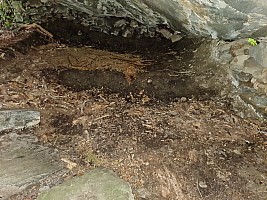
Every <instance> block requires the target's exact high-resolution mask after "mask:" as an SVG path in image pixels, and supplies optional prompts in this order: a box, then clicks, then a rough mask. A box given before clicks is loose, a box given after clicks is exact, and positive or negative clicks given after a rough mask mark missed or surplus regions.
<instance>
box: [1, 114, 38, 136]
mask: <svg viewBox="0 0 267 200" xmlns="http://www.w3.org/2000/svg"><path fill="white" fill-rule="evenodd" d="M39 123H40V112H39V111H36V110H28V109H10V110H0V131H3V130H8V129H22V128H27V127H31V126H35V125H38V124H39Z"/></svg>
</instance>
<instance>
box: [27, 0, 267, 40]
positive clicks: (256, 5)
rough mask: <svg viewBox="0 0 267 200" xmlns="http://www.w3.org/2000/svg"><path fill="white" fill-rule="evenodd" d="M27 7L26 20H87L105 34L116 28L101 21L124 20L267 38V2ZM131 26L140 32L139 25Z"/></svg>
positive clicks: (101, 1)
mask: <svg viewBox="0 0 267 200" xmlns="http://www.w3.org/2000/svg"><path fill="white" fill-rule="evenodd" d="M25 7H26V8H27V9H26V12H25V13H26V16H27V17H26V18H28V19H31V20H34V21H35V22H36V21H37V22H40V21H42V20H44V19H49V18H48V17H44V16H45V15H50V16H52V14H53V13H56V16H57V17H59V18H60V17H62V16H63V17H64V18H67V19H74V20H76V21H77V22H78V23H79V21H84V19H87V20H89V21H90V23H89V24H90V27H92V26H96V27H98V28H100V29H101V30H102V31H105V32H109V31H110V30H111V29H112V27H113V24H110V23H109V22H107V23H104V24H103V26H101V25H100V24H98V21H99V19H101V20H102V19H104V20H106V21H109V20H110V19H111V18H120V19H121V18H124V19H129V20H130V21H131V20H134V21H136V22H138V24H140V25H144V26H146V27H147V29H149V30H155V28H156V27H159V26H161V25H164V26H166V27H168V28H170V29H172V30H173V31H181V32H183V33H185V34H186V35H191V36H207V37H212V38H222V39H236V38H240V37H242V38H244V37H248V36H251V35H252V36H253V37H265V36H266V35H267V32H266V29H267V5H266V1H265V0H250V1H248V0H243V1H242V3H241V2H240V1H239V0H201V1H200V0H198V1H196V0H187V1H177V0H169V1H166V0H144V1H133V0H132V1H131V0H129V1H120V0H90V1H77V0H59V1H53V0H46V1H44V0H38V1H34V3H33V2H32V1H28V2H26V3H25ZM37 13H38V14H37ZM130 21H129V23H131V22H130ZM89 24H88V25H89ZM131 26H132V27H135V28H139V25H137V24H135V25H133V24H132V25H131ZM150 28H154V29H150ZM111 32H112V31H111Z"/></svg>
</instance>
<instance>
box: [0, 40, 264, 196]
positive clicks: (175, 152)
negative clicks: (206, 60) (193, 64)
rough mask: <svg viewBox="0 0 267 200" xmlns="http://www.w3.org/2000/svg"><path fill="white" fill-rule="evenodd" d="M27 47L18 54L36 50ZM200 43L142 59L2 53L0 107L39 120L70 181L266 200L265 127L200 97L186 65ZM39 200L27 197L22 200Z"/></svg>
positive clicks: (88, 53)
mask: <svg viewBox="0 0 267 200" xmlns="http://www.w3.org/2000/svg"><path fill="white" fill-rule="evenodd" d="M23 41H24V42H23V43H19V44H18V43H16V45H18V46H21V48H23V47H24V46H25V42H26V43H27V42H28V44H30V43H31V41H32V40H27V39H26V40H24V39H23ZM111 41H112V40H111V39H110V41H109V42H111ZM1 42H2V43H3V41H1ZM117 42H118V41H117ZM136 42H138V41H136ZM150 42H151V41H150V40H149V41H147V44H150ZM154 42H155V41H154ZM161 42H162V41H161ZM200 42H201V40H199V41H193V40H184V41H181V43H180V47H183V48H180V49H179V48H178V47H179V45H178V46H176V48H171V47H170V48H164V49H161V48H151V49H150V48H149V45H147V46H145V45H144V44H145V42H144V41H142V45H143V48H138V49H136V52H135V53H134V51H132V50H133V49H132V48H133V47H132V46H129V49H131V51H129V52H124V51H119V50H117V51H113V52H111V49H109V51H107V49H106V47H105V46H104V47H103V49H102V50H100V47H101V45H99V46H97V49H96V47H95V48H89V47H73V46H71V45H66V44H62V43H60V44H59V43H49V44H46V45H42V46H40V45H37V46H36V45H34V44H31V45H33V47H31V48H28V49H27V51H24V52H23V53H22V52H21V51H19V50H13V49H12V48H8V47H6V46H5V48H1V52H2V54H1V55H2V56H1V59H0V66H1V69H0V70H1V76H0V82H1V85H0V98H1V104H0V107H1V108H34V109H38V110H40V111H41V116H42V117H41V123H40V126H39V127H36V128H35V129H34V130H33V131H32V134H34V135H36V136H37V137H38V138H39V141H40V142H41V143H42V144H44V145H46V146H49V147H53V148H56V149H58V152H59V154H60V156H61V157H62V158H65V159H67V160H69V161H70V162H71V163H76V164H77V166H76V167H73V168H69V170H70V173H69V174H70V176H76V175H79V174H82V173H83V172H84V171H86V170H88V169H92V168H94V167H96V166H101V167H108V168H111V169H113V170H114V171H115V172H117V173H118V174H119V175H120V176H121V177H122V178H123V179H124V180H126V181H128V182H129V183H130V184H131V186H132V188H133V190H134V193H135V197H136V199H151V200H152V199H153V200H157V199H158V200H161V199H188V200H189V199H190V200H191V199H210V200H214V199H266V196H267V193H266V192H267V156H266V148H267V141H266V134H265V133H266V132H265V124H264V122H260V121H252V120H250V119H241V118H239V117H237V116H236V115H235V113H233V112H232V111H231V107H230V106H229V102H227V101H226V100H224V99H221V98H220V97H217V96H216V91H201V90H200V89H199V88H197V86H198V85H197V84H196V83H194V76H196V75H197V73H188V71H190V68H188V65H189V64H190V59H192V51H193V50H194V49H195V48H196V47H197V46H198V45H199V44H200ZM111 44H112V43H111ZM31 45H30V46H31ZM87 45H89V44H87ZM117 46H123V47H124V48H125V49H127V48H128V46H126V44H125V43H123V42H121V43H120V45H117ZM162 46H168V45H167V44H165V43H162ZM185 46H188V48H187V49H185V48H184V47H185ZM139 47H140V46H139ZM157 49H158V51H157ZM8 50H9V51H12V55H13V56H12V58H11V57H9V56H8V55H10V54H9V53H8ZM70 52H71V54H70ZM75 52H76V53H75ZM186 55H187V56H186ZM175 56H176V58H177V57H181V62H180V64H179V66H180V67H179V68H178V69H179V71H178V73H177V65H174V64H175V63H176V62H174V61H173V60H174V57H175ZM101 58H102V59H101ZM103 58H105V59H103ZM168 60H170V61H168ZM173 66H174V67H173ZM174 68H175V69H174ZM170 70H175V72H174V73H173V71H170ZM170 72H171V73H170ZM181 72H184V73H181ZM185 72H186V73H185ZM191 72H192V70H191ZM161 74H162V76H160V75H161ZM170 74H171V75H175V76H170ZM150 79H151V80H152V81H150ZM92 80H94V81H92ZM160 80H162V81H160ZM101 81H102V82H101ZM92 83H95V84H96V85H93V84H92ZM152 83H155V85H156V86H158V87H151V86H150V85H151V84H152ZM88 85H89V87H88ZM155 85H154V86H155ZM177 85H178V86H179V87H178V88H180V90H178V92H180V93H179V94H177V93H176V94H175V92H177V91H175V88H177ZM159 86H161V87H159ZM174 86H176V87H174ZM166 87H167V88H166ZM173 88H174V89H173ZM168 90H169V91H170V93H168V94H167V91H168ZM160 92H161V94H158V93H160ZM162 92H165V93H162ZM174 94H175V95H174ZM160 97H162V98H160ZM163 97H164V98H163ZM166 99H167V100H168V101H166ZM22 134H23V131H22ZM33 191H34V192H37V191H38V190H36V188H35V190H33ZM31 196H32V197H31ZM35 196H36V194H35V195H34V194H32V193H30V192H26V191H25V193H24V194H21V196H19V197H18V199H21V198H22V197H23V198H27V199H34V197H35Z"/></svg>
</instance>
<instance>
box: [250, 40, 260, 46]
mask: <svg viewBox="0 0 267 200" xmlns="http://www.w3.org/2000/svg"><path fill="white" fill-rule="evenodd" d="M248 43H249V44H250V45H251V46H257V45H258V42H257V41H256V40H255V39H253V38H248Z"/></svg>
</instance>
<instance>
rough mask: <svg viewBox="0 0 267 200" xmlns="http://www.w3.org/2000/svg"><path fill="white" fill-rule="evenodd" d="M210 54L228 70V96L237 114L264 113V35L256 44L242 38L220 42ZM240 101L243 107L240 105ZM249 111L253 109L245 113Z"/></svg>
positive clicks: (266, 54) (266, 102)
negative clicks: (231, 99) (232, 87)
mask: <svg viewBox="0 0 267 200" xmlns="http://www.w3.org/2000/svg"><path fill="white" fill-rule="evenodd" d="M216 57H217V58H216ZM213 58H216V59H218V60H219V63H220V64H221V66H223V67H224V68H227V69H228V71H229V77H230V78H231V80H232V84H233V86H234V90H233V93H232V94H231V96H232V98H233V99H235V101H234V102H233V103H234V106H235V107H236V108H237V109H238V110H239V113H240V115H241V116H247V117H266V114H267V100H266V99H267V65H266V63H267V59H266V58H267V39H266V38H261V39H260V41H259V44H258V45H256V46H251V45H250V44H249V43H248V41H247V40H245V39H241V40H237V41H234V42H230V43H221V44H219V46H218V48H217V53H216V54H214V57H213ZM242 104H243V105H245V107H244V109H240V106H241V107H242ZM242 110H243V111H242ZM249 111H254V115H253V114H252V113H253V112H251V114H249V115H248V112H249Z"/></svg>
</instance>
